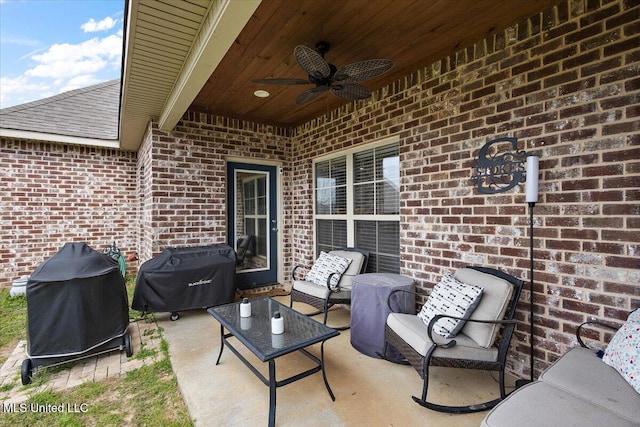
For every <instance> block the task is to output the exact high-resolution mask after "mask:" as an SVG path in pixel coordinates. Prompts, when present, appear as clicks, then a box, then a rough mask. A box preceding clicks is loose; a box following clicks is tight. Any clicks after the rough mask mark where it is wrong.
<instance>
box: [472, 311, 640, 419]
mask: <svg viewBox="0 0 640 427" xmlns="http://www.w3.org/2000/svg"><path fill="white" fill-rule="evenodd" d="M589 323H593V322H589ZM578 340H579V342H580V343H581V344H583V345H584V343H583V342H582V340H581V339H580V337H579V334H578ZM639 359H640V309H638V310H636V311H635V312H632V313H631V314H630V315H629V319H628V320H627V322H625V324H624V325H623V326H622V327H621V328H620V329H619V330H618V332H616V334H615V335H614V337H613V339H612V340H611V342H610V343H609V346H608V347H607V349H606V351H605V352H604V358H602V359H601V358H600V357H599V355H598V354H597V353H595V352H594V351H593V350H591V349H589V348H585V347H576V348H573V349H571V350H569V351H568V352H567V353H566V354H564V355H563V356H561V357H560V358H559V359H558V360H557V361H556V362H555V363H554V364H553V365H551V366H550V367H549V368H548V369H547V370H546V371H544V372H543V373H542V375H540V378H539V379H538V381H535V382H533V383H529V384H527V385H525V386H523V387H521V388H519V389H518V390H516V391H515V392H513V393H511V394H510V395H509V396H508V397H507V398H506V399H505V400H503V401H502V402H501V403H499V404H498V405H497V406H496V407H495V408H493V409H492V410H491V412H489V413H488V414H487V416H486V417H485V419H484V420H483V421H482V424H481V426H482V427H507V426H509V427H511V426H518V427H528V426H531V427H541V426H546V427H551V426H558V427H559V426H562V427H570V426H580V427H588V426H599V427H601V426H607V427H614V426H615V427H624V426H636V427H637V426H640V378H639V374H640V369H639V368H638V365H639V364H640V360H639ZM603 360H604V361H603ZM605 361H606V363H605ZM610 365H613V366H615V367H612V366H610ZM619 371H620V372H619Z"/></svg>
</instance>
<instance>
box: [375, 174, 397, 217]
mask: <svg viewBox="0 0 640 427" xmlns="http://www.w3.org/2000/svg"><path fill="white" fill-rule="evenodd" d="M390 184H391V183H390V182H388V181H384V182H378V183H377V184H376V213H377V214H378V215H398V214H399V213H400V192H399V191H398V187H397V186H393V185H390ZM371 204H372V205H373V200H372V201H371ZM372 209H373V208H372ZM371 213H373V212H371Z"/></svg>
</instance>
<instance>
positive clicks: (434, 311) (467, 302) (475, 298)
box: [418, 274, 482, 338]
mask: <svg viewBox="0 0 640 427" xmlns="http://www.w3.org/2000/svg"><path fill="white" fill-rule="evenodd" d="M481 296H482V288H481V287H479V286H474V285H468V284H466V283H462V282H460V281H459V280H456V279H455V278H454V277H453V276H451V275H450V274H445V275H444V277H442V279H441V280H440V281H439V282H438V283H437V284H436V286H434V288H433V290H432V291H431V294H430V295H429V298H427V302H426V303H425V304H424V306H423V307H422V309H421V310H420V313H418V317H420V318H421V319H422V321H423V322H424V323H425V325H427V326H428V325H429V322H431V319H433V318H434V317H435V316H436V315H438V314H448V315H450V316H456V317H462V318H464V319H467V318H468V317H469V316H470V315H471V313H472V312H473V310H474V309H475V308H476V306H477V305H478V303H479V302H480V297H481ZM463 326H464V321H463V320H457V319H449V318H444V319H440V320H438V321H437V322H436V324H435V325H434V327H433V332H435V333H436V334H438V335H442V336H443V337H445V338H453V337H455V336H456V334H457V333H458V332H459V331H460V330H461V329H462V327H463Z"/></svg>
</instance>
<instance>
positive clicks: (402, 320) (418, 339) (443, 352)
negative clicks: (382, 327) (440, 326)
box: [387, 313, 498, 362]
mask: <svg viewBox="0 0 640 427" xmlns="http://www.w3.org/2000/svg"><path fill="white" fill-rule="evenodd" d="M387 325H389V327H390V328H391V329H392V330H393V331H394V332H395V333H396V334H397V335H398V336H399V337H400V338H402V339H403V340H404V341H405V342H406V343H407V344H409V345H410V346H411V347H413V349H414V350H415V351H417V352H418V353H419V354H421V355H422V356H424V355H426V354H427V350H428V349H429V348H430V347H431V345H432V342H431V341H430V340H429V336H428V335H427V330H428V328H427V325H425V324H424V322H423V321H422V320H421V319H420V318H419V317H418V316H417V315H415V314H405V313H391V314H389V316H388V317H387ZM433 338H434V339H435V340H436V342H437V343H438V344H445V343H447V342H449V341H451V340H449V339H446V338H443V337H441V336H440V335H437V334H434V335H433ZM455 341H456V345H455V346H453V347H452V348H448V349H442V348H438V349H436V350H435V352H434V353H433V355H434V356H437V357H444V358H448V359H469V360H481V361H485V362H495V361H496V360H498V350H497V349H495V348H488V349H487V348H484V347H481V346H479V345H478V344H477V343H476V342H475V341H474V340H472V339H471V338H469V337H467V336H466V335H464V334H463V333H459V334H458V335H457V336H456V337H455Z"/></svg>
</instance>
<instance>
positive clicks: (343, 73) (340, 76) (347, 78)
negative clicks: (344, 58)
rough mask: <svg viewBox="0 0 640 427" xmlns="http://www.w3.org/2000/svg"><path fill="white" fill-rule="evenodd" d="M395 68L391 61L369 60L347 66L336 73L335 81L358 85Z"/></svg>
mask: <svg viewBox="0 0 640 427" xmlns="http://www.w3.org/2000/svg"><path fill="white" fill-rule="evenodd" d="M391 67H393V61H392V60H390V59H369V60H367V61H360V62H354V63H353V64H349V65H345V66H344V67H342V68H340V69H339V70H338V71H336V74H335V75H334V77H333V78H334V79H335V80H336V81H338V82H345V83H357V82H363V81H365V80H369V79H372V78H374V77H377V76H379V75H381V74H384V73H386V72H387V71H389V70H390V69H391Z"/></svg>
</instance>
